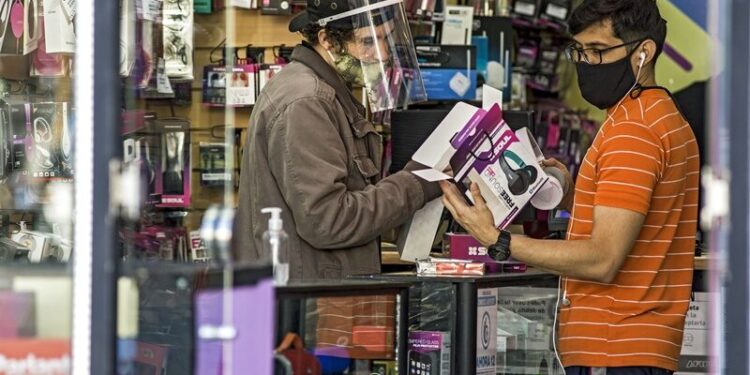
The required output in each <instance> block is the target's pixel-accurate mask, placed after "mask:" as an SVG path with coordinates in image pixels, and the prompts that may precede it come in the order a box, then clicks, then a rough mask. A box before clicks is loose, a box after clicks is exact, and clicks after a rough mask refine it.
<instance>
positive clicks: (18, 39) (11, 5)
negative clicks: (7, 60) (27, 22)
mask: <svg viewBox="0 0 750 375" xmlns="http://www.w3.org/2000/svg"><path fill="white" fill-rule="evenodd" d="M25 5H26V4H25V1H23V0H6V1H3V2H2V4H0V27H2V29H3V30H2V32H0V55H23V54H24V53H23V48H24V36H23V31H24V15H25V14H24V7H25Z"/></svg>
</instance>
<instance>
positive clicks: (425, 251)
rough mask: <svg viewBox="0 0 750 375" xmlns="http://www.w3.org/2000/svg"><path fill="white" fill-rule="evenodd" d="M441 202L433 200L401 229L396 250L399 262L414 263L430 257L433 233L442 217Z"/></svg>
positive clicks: (433, 238) (440, 200)
mask: <svg viewBox="0 0 750 375" xmlns="http://www.w3.org/2000/svg"><path fill="white" fill-rule="evenodd" d="M443 208H445V207H444V206H443V200H442V199H440V198H438V199H433V200H432V201H430V202H428V203H427V204H426V205H425V206H424V207H423V208H422V209H421V210H419V211H417V212H416V213H415V214H414V216H413V217H412V219H411V220H410V221H409V222H408V223H407V224H405V225H404V226H403V227H402V230H401V233H400V234H399V236H398V242H399V243H398V244H399V246H398V249H399V252H400V254H401V260H404V261H408V262H416V261H417V260H419V259H425V258H427V257H429V256H430V250H431V249H432V243H433V241H434V240H435V231H436V230H437V227H438V225H440V218H441V216H442V215H443Z"/></svg>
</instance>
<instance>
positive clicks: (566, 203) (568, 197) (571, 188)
mask: <svg viewBox="0 0 750 375" xmlns="http://www.w3.org/2000/svg"><path fill="white" fill-rule="evenodd" d="M542 165H543V166H544V167H555V168H557V169H559V170H560V172H562V174H563V176H565V186H567V191H566V192H565V196H564V197H563V199H562V200H561V201H560V205H559V206H558V207H560V208H562V209H564V210H566V211H570V210H571V209H573V195H574V194H575V190H576V189H575V184H574V183H573V177H571V176H570V172H569V171H568V167H566V166H565V164H563V163H560V161H559V160H557V159H555V158H549V159H546V160H544V161H543V162H542Z"/></svg>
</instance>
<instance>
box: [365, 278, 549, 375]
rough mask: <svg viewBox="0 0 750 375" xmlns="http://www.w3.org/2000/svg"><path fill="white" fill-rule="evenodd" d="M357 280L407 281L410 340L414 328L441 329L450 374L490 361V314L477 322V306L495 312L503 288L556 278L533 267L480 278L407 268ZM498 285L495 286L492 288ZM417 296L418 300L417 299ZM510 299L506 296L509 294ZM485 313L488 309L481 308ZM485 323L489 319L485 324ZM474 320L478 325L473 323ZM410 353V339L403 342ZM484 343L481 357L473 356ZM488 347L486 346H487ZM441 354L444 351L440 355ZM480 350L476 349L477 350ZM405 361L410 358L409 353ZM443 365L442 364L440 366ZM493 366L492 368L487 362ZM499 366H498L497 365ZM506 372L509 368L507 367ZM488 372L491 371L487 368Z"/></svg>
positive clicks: (545, 285) (541, 283)
mask: <svg viewBox="0 0 750 375" xmlns="http://www.w3.org/2000/svg"><path fill="white" fill-rule="evenodd" d="M357 279H367V280H388V281H391V282H407V283H410V284H412V288H411V290H410V292H409V293H410V297H411V298H412V299H411V300H410V304H409V318H410V319H409V329H410V332H409V333H410V341H411V340H412V339H414V340H417V339H418V337H417V336H416V334H415V332H425V331H427V332H431V333H432V332H445V333H446V334H447V335H449V336H450V342H451V343H453V345H450V346H451V348H452V350H451V353H450V357H451V361H450V366H451V371H450V373H452V374H474V373H479V372H480V371H478V370H479V369H478V368H477V364H480V365H481V364H482V358H485V357H486V358H488V361H491V362H492V363H494V361H495V355H496V350H497V344H496V345H495V346H494V349H492V348H493V346H491V345H489V342H490V341H493V340H492V337H491V336H492V335H494V334H495V332H494V331H496V329H494V330H493V326H494V327H496V325H497V321H496V320H495V319H496V316H497V315H495V316H494V317H492V318H493V319H490V320H488V321H481V322H480V321H479V319H482V318H480V317H479V316H478V315H479V314H480V309H484V310H487V307H489V309H490V310H492V311H493V313H494V314H497V312H496V310H497V308H498V307H497V306H498V305H499V304H500V299H498V296H499V295H500V296H502V293H503V290H504V289H502V288H506V287H508V288H509V287H543V288H550V289H549V290H550V291H551V288H556V287H557V280H558V277H557V276H555V275H552V274H549V273H546V272H541V271H538V270H529V271H527V272H523V273H500V274H488V275H484V276H463V277H459V276H455V277H451V276H434V277H429V276H428V277H425V276H417V275H416V274H415V273H413V272H401V273H389V274H380V275H369V276H359V277H357ZM498 288H500V289H498ZM485 297H487V298H489V299H490V300H491V299H492V298H494V301H493V302H492V303H489V305H488V304H485V303H484V301H485V300H487V298H485ZM420 298H421V299H420ZM511 299H512V298H511ZM487 311H489V310H487ZM490 322H495V323H494V324H490ZM478 323H479V325H478ZM478 337H479V338H480V340H477V339H478ZM407 347H408V348H409V352H411V349H413V348H412V347H411V343H410V344H408V345H407ZM482 347H484V352H485V353H487V355H486V356H482V355H479V356H478V349H479V351H480V352H481V351H482ZM488 349H489V350H488ZM441 354H445V353H441ZM480 354H481V353H480ZM409 361H410V362H411V361H412V358H411V357H410V359H409ZM444 365H447V364H444ZM492 367H493V368H494V366H492ZM498 370H499V369H498ZM509 372H511V371H509ZM493 373H494V372H493Z"/></svg>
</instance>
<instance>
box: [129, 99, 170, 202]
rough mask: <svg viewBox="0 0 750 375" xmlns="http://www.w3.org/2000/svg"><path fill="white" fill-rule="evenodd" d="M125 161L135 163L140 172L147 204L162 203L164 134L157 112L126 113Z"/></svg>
mask: <svg viewBox="0 0 750 375" xmlns="http://www.w3.org/2000/svg"><path fill="white" fill-rule="evenodd" d="M122 117H123V120H122V123H123V130H122V136H123V164H124V165H125V166H129V165H135V166H136V167H137V168H138V170H139V171H140V176H141V178H140V181H142V182H141V183H142V186H141V189H142V191H144V192H145V194H143V196H144V197H145V201H144V202H143V203H144V204H146V205H155V204H159V203H161V193H160V192H157V177H159V176H161V157H160V149H161V137H160V136H159V135H158V132H157V130H156V127H155V125H154V123H153V121H152V120H153V115H151V114H146V113H144V112H142V111H127V112H124V113H123V116H122Z"/></svg>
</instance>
